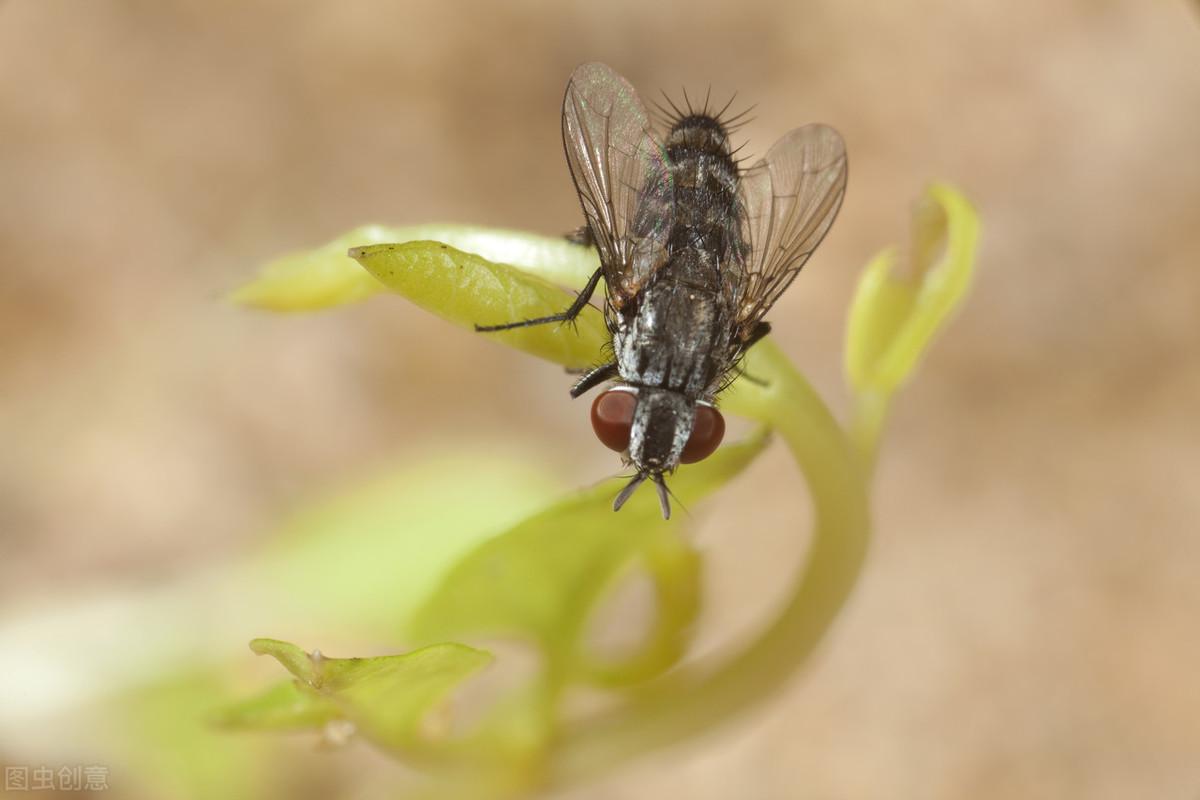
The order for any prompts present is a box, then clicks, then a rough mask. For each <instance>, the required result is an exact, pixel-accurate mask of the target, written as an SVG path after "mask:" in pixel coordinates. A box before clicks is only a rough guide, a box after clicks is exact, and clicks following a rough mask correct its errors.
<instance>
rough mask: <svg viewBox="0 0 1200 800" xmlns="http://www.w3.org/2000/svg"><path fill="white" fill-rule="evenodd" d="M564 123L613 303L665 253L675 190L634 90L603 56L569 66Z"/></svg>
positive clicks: (628, 295)
mask: <svg viewBox="0 0 1200 800" xmlns="http://www.w3.org/2000/svg"><path fill="white" fill-rule="evenodd" d="M562 131H563V146H564V148H565V149H566V152H567V164H568V166H569V167H570V169H571V177H572V178H573V179H574V181H575V190H576V192H578V193H579V202H580V203H581V204H582V206H583V213H584V216H585V217H587V221H588V227H589V228H590V230H591V233H592V239H593V240H594V241H595V242H596V249H597V250H599V252H600V264H601V269H602V270H603V273H604V281H605V283H606V284H607V287H608V297H609V302H610V303H612V304H613V305H614V306H615V307H616V308H618V309H619V308H621V307H622V306H623V305H624V304H625V303H626V302H627V301H629V300H630V299H632V298H633V297H634V296H635V295H636V294H637V293H638V292H639V291H640V290H641V288H642V286H644V285H645V284H646V282H647V281H648V280H649V279H650V277H651V276H652V275H653V274H654V271H655V270H656V269H658V267H660V266H661V265H662V264H663V263H664V262H665V261H666V258H667V237H668V236H669V235H670V232H671V213H672V207H673V204H674V197H675V193H674V188H673V186H672V184H671V172H670V169H669V167H668V165H667V158H666V151H665V149H664V148H663V146H662V143H661V142H660V141H659V140H658V137H656V136H655V135H654V132H653V130H652V129H651V126H650V118H649V115H648V114H647V113H646V108H645V106H643V105H642V101H641V100H640V99H638V96H637V92H635V91H634V89H633V87H632V86H631V85H630V84H629V82H628V81H626V80H625V79H624V78H622V77H621V76H620V75H618V74H617V73H616V72H614V71H613V70H612V69H610V68H609V67H607V66H605V65H604V64H596V63H591V64H583V65H581V66H579V67H577V68H576V69H575V71H574V72H573V73H571V79H570V80H569V81H568V82H567V93H566V97H564V98H563V116H562Z"/></svg>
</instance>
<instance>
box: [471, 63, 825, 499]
mask: <svg viewBox="0 0 1200 800" xmlns="http://www.w3.org/2000/svg"><path fill="white" fill-rule="evenodd" d="M685 106H686V108H685V109H683V110H680V109H679V108H676V107H675V106H674V105H672V107H671V109H670V111H664V113H665V114H666V115H667V116H668V119H667V120H666V135H665V136H663V137H660V136H659V135H658V134H657V133H656V132H655V130H654V128H653V126H652V125H651V121H650V116H649V114H648V113H647V111H646V107H645V106H644V105H643V104H642V101H641V100H640V99H639V98H638V95H637V92H635V91H634V89H633V87H632V86H631V85H630V84H629V82H628V81H626V80H625V79H624V78H622V77H621V76H620V75H618V74H617V73H616V72H614V71H613V70H612V69H610V68H609V67H607V66H605V65H603V64H595V63H592V64H584V65H582V66H580V67H578V68H577V69H576V70H575V71H574V72H573V73H572V74H571V78H570V80H569V81H568V82H567V91H566V96H565V98H564V100H563V112H562V134H563V145H564V147H565V149H566V155H567V164H568V166H569V167H570V171H571V177H572V179H573V180H574V182H575V189H576V191H577V193H578V194H579V201H580V203H581V205H582V206H583V214H584V217H585V218H586V220H587V225H586V229H585V230H584V235H585V237H586V239H587V240H589V241H591V242H592V243H594V244H595V246H596V249H597V250H598V251H599V255H600V268H599V269H597V270H596V272H595V274H593V275H592V276H591V278H590V279H589V280H588V282H587V284H586V285H585V286H584V288H583V291H581V292H580V293H579V296H578V297H577V298H576V299H575V301H574V302H573V303H572V304H571V306H570V307H569V308H568V309H566V310H565V311H563V312H562V313H560V314H554V315H552V316H548V317H540V318H537V319H527V320H521V321H518V322H510V323H507V324H504V325H488V326H476V329H477V330H480V331H498V330H506V329H509V328H518V327H523V326H527V325H540V324H545V323H553V322H566V321H570V320H572V319H574V318H575V316H576V315H578V314H579V312H580V311H582V310H583V307H584V306H585V305H587V303H588V301H589V300H590V299H591V297H592V295H593V293H594V292H595V290H596V288H597V286H598V285H599V283H600V280H601V278H603V280H604V291H605V298H604V318H605V323H606V325H607V327H608V331H609V333H610V334H611V337H612V341H611V352H612V355H613V358H612V360H610V361H607V362H605V363H603V364H600V365H598V366H596V367H594V368H592V369H591V370H589V371H588V372H586V373H585V374H584V375H583V376H582V377H581V378H580V379H579V380H578V382H576V384H575V385H574V387H573V388H572V389H571V396H572V397H578V396H580V395H581V394H583V393H584V392H586V391H587V390H589V389H591V388H593V387H595V386H598V385H600V384H602V383H604V382H606V381H614V385H613V386H611V387H610V388H608V389H607V390H606V391H605V392H603V393H602V394H600V395H599V396H598V397H597V398H596V400H595V402H594V403H593V404H592V413H591V417H592V426H593V428H594V430H595V433H596V436H597V438H599V439H600V441H601V442H602V443H603V444H604V445H606V446H607V447H609V448H611V449H613V450H616V451H618V452H621V453H622V454H623V456H624V459H625V461H626V463H627V464H630V465H632V466H633V468H634V470H636V473H635V474H634V476H633V478H632V479H631V480H630V481H629V483H628V484H627V485H626V486H625V487H624V488H623V489H622V490H621V492H620V493H619V494H618V495H617V497H616V500H615V501H614V503H613V508H614V510H616V509H620V508H621V506H622V505H623V504H624V503H625V501H626V500H628V499H629V497H630V496H631V495H632V494H633V492H634V490H636V489H637V487H638V486H639V485H641V484H642V483H643V482H644V481H646V480H650V481H651V482H652V483H654V484H655V487H656V489H657V491H658V498H659V503H660V505H661V507H662V513H663V516H664V517H670V501H669V499H668V490H667V485H666V482H665V480H664V478H663V476H664V475H666V474H668V473H671V472H672V471H674V470H675V468H676V467H677V466H678V465H679V464H681V463H690V462H694V461H699V460H701V459H703V458H706V457H707V456H709V455H711V454H712V453H713V452H714V451H715V450H716V448H717V446H718V445H719V444H720V442H721V438H722V436H723V435H724V432H725V422H724V420H723V419H722V417H721V413H720V411H718V410H717V407H716V405H715V402H716V396H717V394H718V393H719V392H720V391H721V390H722V389H724V388H725V387H726V386H727V385H728V384H729V383H730V382H732V379H733V378H734V377H736V374H737V369H738V367H737V365H738V362H739V360H740V359H741V357H742V356H743V355H744V354H745V352H746V351H747V350H748V349H749V348H750V347H751V346H752V345H754V343H755V342H757V341H758V340H759V339H761V338H763V337H764V336H765V335H767V333H768V332H769V331H770V325H769V323H767V322H766V321H764V319H763V317H764V316H765V315H766V313H767V311H769V310H770V308H771V306H772V305H774V303H775V301H776V300H778V299H779V296H780V295H781V294H783V292H784V290H785V289H786V288H787V287H788V285H789V284H790V283H791V282H792V279H793V278H795V277H796V273H798V272H799V271H800V268H801V267H803V266H804V263H805V262H806V261H807V260H808V258H809V256H811V255H812V253H813V251H814V250H815V249H816V247H817V245H818V244H820V242H821V239H822V238H824V236H825V234H826V232H827V231H828V230H829V227H830V225H832V224H833V219H834V217H835V216H836V215H837V212H838V208H839V207H840V205H841V202H842V197H843V195H844V194H845V190H846V174H847V172H846V150H845V146H844V145H843V143H842V137H841V136H839V135H838V133H837V131H835V130H834V129H832V128H830V127H827V126H825V125H816V124H814V125H805V126H804V127H801V128H796V129H795V130H793V131H791V132H790V133H787V134H785V135H784V136H783V138H782V139H780V140H779V141H778V142H776V143H775V145H774V146H773V147H771V149H770V150H769V151H767V155H766V157H765V158H763V159H762V160H760V161H758V162H757V163H755V164H753V165H752V166H749V167H748V168H745V169H743V168H742V167H741V166H740V165H739V163H738V161H737V160H735V158H734V151H733V149H732V148H731V146H730V142H729V133H730V130H731V128H732V127H733V126H732V125H731V120H729V119H724V118H723V114H724V109H722V110H721V111H718V112H715V113H710V112H709V110H708V104H707V101H706V102H705V105H704V108H703V109H701V110H695V109H693V108H692V107H691V104H690V102H689V103H685Z"/></svg>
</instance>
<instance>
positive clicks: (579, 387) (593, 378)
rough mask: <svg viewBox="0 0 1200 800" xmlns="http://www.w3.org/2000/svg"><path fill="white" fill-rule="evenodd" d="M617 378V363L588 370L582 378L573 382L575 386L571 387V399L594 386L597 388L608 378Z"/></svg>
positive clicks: (612, 362) (611, 362)
mask: <svg viewBox="0 0 1200 800" xmlns="http://www.w3.org/2000/svg"><path fill="white" fill-rule="evenodd" d="M616 376H617V362H615V361H610V362H608V363H607V364H601V365H600V366H598V367H593V368H592V369H589V370H588V371H587V372H586V373H584V376H583V377H582V378H580V379H579V380H577V381H575V385H574V386H572V387H571V397H572V398H576V397H579V395H581V394H583V393H584V392H586V391H587V390H588V389H591V388H593V387H595V386H599V385H600V384H602V383H604V382H605V381H606V380H608V379H609V378H615V377H616Z"/></svg>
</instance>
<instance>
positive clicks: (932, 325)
mask: <svg viewBox="0 0 1200 800" xmlns="http://www.w3.org/2000/svg"><path fill="white" fill-rule="evenodd" d="M978 238H979V218H978V216H977V215H976V213H975V210H974V209H973V208H972V207H971V205H970V203H968V202H967V200H966V198H964V197H963V196H962V195H961V194H960V193H958V192H957V191H955V190H954V189H953V188H951V187H949V186H946V185H944V184H935V185H933V186H931V187H930V188H929V189H928V190H927V191H926V193H925V195H924V196H923V197H922V198H921V201H920V202H919V203H918V206H917V209H916V212H915V214H914V217H913V245H912V264H911V269H910V270H909V272H908V274H905V275H901V274H898V272H897V270H896V251H895V249H894V248H889V249H887V250H884V251H882V252H881V253H879V255H877V256H876V257H875V258H874V259H872V260H871V262H870V263H869V264H868V265H867V267H866V269H865V270H864V271H863V275H862V277H861V278H860V279H859V283H858V289H857V291H856V293H855V296H854V300H853V302H852V304H851V307H850V316H849V322H848V326H847V333H846V356H845V358H846V361H845V367H846V374H847V376H848V378H849V381H850V385H851V386H852V387H853V388H854V390H855V391H856V392H857V393H859V394H875V395H884V396H886V395H890V394H891V393H893V392H894V391H895V390H896V389H897V388H899V386H900V385H901V384H902V383H903V381H904V380H905V379H906V378H907V377H908V376H909V375H910V374H911V373H912V371H913V368H914V366H915V365H916V363H917V361H918V359H919V358H920V357H921V354H922V353H924V352H925V350H926V349H927V347H928V346H929V343H930V341H931V340H932V339H933V337H934V335H935V334H936V333H937V331H938V330H939V329H940V328H941V327H942V325H943V324H944V323H945V321H946V319H947V317H949V315H950V313H951V312H952V311H953V310H954V309H955V308H956V307H957V305H958V304H959V302H960V301H961V300H962V298H963V296H964V295H965V293H966V290H967V287H968V285H969V284H970V280H971V273H972V271H973V269H974V265H975V247H976V243H977V241H978ZM939 255H940V256H941V257H940V258H938V256H939Z"/></svg>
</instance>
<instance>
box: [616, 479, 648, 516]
mask: <svg viewBox="0 0 1200 800" xmlns="http://www.w3.org/2000/svg"><path fill="white" fill-rule="evenodd" d="M644 480H646V473H644V472H639V473H638V474H637V475H634V476H633V480H631V481H630V482H629V483H627V484H625V488H624V489H622V490H621V492H620V494H618V495H617V498H616V499H615V500H613V511H620V510H621V506H623V505H625V501H626V500H628V499H629V498H630V497H632V496H633V493H634V492H635V491H637V488H638V487H639V486H641V485H642V481H644Z"/></svg>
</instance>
